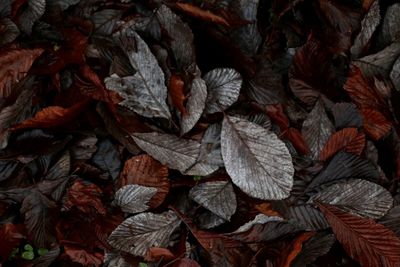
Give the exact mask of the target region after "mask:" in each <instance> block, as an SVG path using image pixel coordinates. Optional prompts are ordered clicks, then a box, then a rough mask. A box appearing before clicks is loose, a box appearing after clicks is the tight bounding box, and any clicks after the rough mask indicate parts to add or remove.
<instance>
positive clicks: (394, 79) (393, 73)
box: [390, 56, 400, 91]
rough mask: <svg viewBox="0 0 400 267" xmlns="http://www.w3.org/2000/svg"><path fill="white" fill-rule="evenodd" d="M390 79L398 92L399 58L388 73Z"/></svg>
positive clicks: (399, 86) (399, 89) (399, 81)
mask: <svg viewBox="0 0 400 267" xmlns="http://www.w3.org/2000/svg"><path fill="white" fill-rule="evenodd" d="M390 79H391V80H392V83H393V85H394V88H396V90H397V91H400V56H399V57H398V58H397V60H396V61H395V62H394V65H393V68H392V71H391V72H390Z"/></svg>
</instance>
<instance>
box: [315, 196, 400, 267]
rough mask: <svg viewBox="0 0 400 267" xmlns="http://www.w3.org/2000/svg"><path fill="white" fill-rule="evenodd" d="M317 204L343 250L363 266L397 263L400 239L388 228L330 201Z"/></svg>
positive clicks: (372, 266) (399, 258)
mask: <svg viewBox="0 0 400 267" xmlns="http://www.w3.org/2000/svg"><path fill="white" fill-rule="evenodd" d="M318 206H319V208H320V209H321V211H322V212H323V213H324V215H325V218H326V219H327V220H328V222H329V224H330V225H331V226H332V230H333V232H334V233H335V236H336V238H337V239H338V240H339V242H340V243H341V244H342V245H343V247H344V249H345V250H346V252H347V253H348V254H349V255H350V256H351V257H352V258H353V259H355V260H357V261H358V262H360V263H361V264H362V266H367V267H374V266H393V267H395V266H398V264H399V263H400V253H399V251H400V239H399V238H397V237H396V236H395V234H394V233H393V232H392V231H391V230H389V229H388V228H386V227H384V226H383V225H381V224H378V223H376V222H374V221H373V220H371V219H367V218H362V217H359V216H356V215H351V214H349V213H346V212H343V211H341V210H339V209H337V208H335V207H333V206H331V205H326V204H319V205H318Z"/></svg>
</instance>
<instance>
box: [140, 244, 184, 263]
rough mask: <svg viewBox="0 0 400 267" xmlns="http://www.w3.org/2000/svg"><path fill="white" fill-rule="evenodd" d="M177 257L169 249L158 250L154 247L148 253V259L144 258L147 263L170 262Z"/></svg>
mask: <svg viewBox="0 0 400 267" xmlns="http://www.w3.org/2000/svg"><path fill="white" fill-rule="evenodd" d="M175 258H176V257H175V255H174V254H173V253H172V252H171V250H169V249H167V248H158V247H152V248H149V250H148V251H147V254H146V257H145V258H144V259H145V260H146V261H160V260H164V261H170V260H173V259H175Z"/></svg>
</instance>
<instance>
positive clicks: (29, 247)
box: [24, 244, 33, 251]
mask: <svg viewBox="0 0 400 267" xmlns="http://www.w3.org/2000/svg"><path fill="white" fill-rule="evenodd" d="M24 249H25V250H26V251H33V247H32V246H31V245H30V244H26V245H25V246H24Z"/></svg>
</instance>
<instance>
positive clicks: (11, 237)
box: [0, 223, 25, 263]
mask: <svg viewBox="0 0 400 267" xmlns="http://www.w3.org/2000/svg"><path fill="white" fill-rule="evenodd" d="M23 231H24V225H22V224H11V223H6V224H3V225H1V226H0V236H1V238H2V242H0V257H1V260H2V261H6V260H7V259H8V256H9V255H10V253H11V251H12V250H13V249H14V248H15V247H17V246H18V245H19V243H20V242H21V241H22V240H23V239H24V238H25V235H24V234H23ZM0 263H1V261H0Z"/></svg>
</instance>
